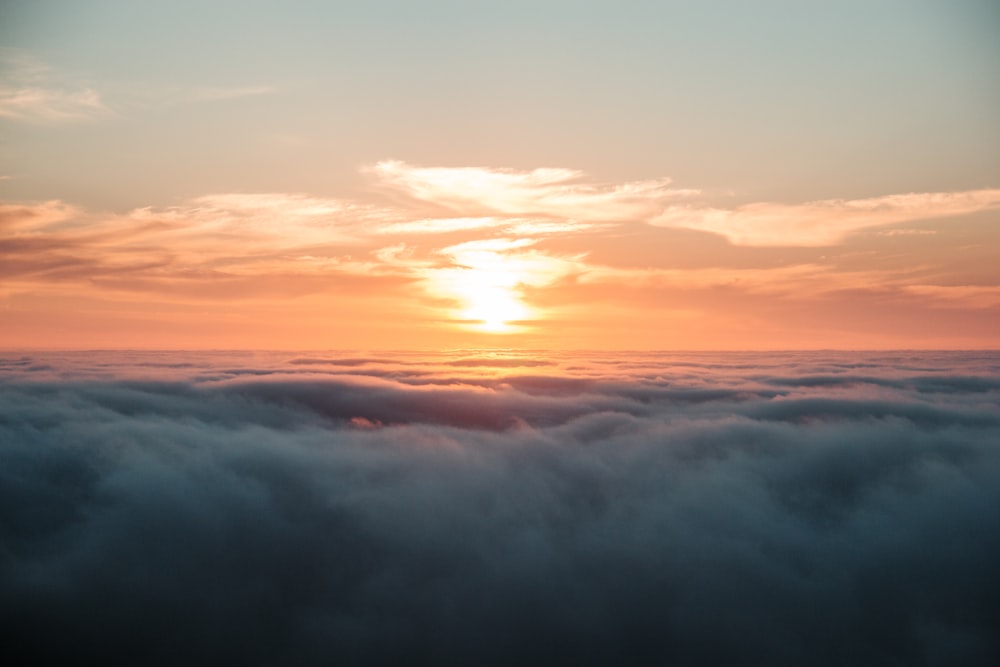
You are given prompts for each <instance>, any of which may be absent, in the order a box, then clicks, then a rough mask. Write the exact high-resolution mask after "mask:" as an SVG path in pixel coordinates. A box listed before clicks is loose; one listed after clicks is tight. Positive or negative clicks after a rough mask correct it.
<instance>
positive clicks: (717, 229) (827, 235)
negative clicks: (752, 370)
mask: <svg viewBox="0 0 1000 667" xmlns="http://www.w3.org/2000/svg"><path fill="white" fill-rule="evenodd" d="M996 209H1000V189H987V190H970V191H966V192H924V193H909V194H898V195H888V196H885V197H872V198H868V199H847V200H845V199H828V200H822V201H814V202H807V203H804V204H780V203H772V202H759V203H753V204H747V205H745V206H740V207H737V208H733V209H721V208H710V207H691V206H669V207H667V208H666V209H665V210H664V211H663V212H662V213H660V214H659V215H657V216H655V217H654V218H652V219H651V220H650V221H649V222H650V223H651V224H653V225H657V226H661V227H677V228H684V229H697V230H701V231H707V232H713V233H716V234H721V235H723V236H725V237H726V238H727V239H729V241H730V242H732V243H735V244H739V245H752V246H761V245H773V246H824V245H836V244H837V243H840V242H841V241H843V240H844V239H845V238H846V237H847V236H848V235H850V234H851V233H854V232H858V231H861V230H864V229H868V228H872V227H880V226H884V225H891V224H898V223H903V222H911V221H916V220H927V219H931V218H940V217H946V216H957V215H966V214H969V213H976V212H979V211H985V210H996Z"/></svg>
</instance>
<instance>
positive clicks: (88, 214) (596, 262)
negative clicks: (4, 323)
mask: <svg viewBox="0 0 1000 667" xmlns="http://www.w3.org/2000/svg"><path fill="white" fill-rule="evenodd" d="M369 174H371V175H372V177H373V178H375V180H376V182H377V184H378V185H381V186H382V187H383V189H384V190H388V191H389V192H390V193H393V194H396V195H403V196H397V197H395V198H393V197H389V198H383V199H380V200H374V201H365V200H351V199H342V198H333V197H322V196H315V195H310V194H304V193H288V192H272V193H217V194H210V195H205V196H201V197H196V198H193V199H190V200H187V201H184V202H180V203H178V204H176V205H173V206H166V207H144V208H139V209H135V210H132V211H128V212H125V213H115V214H111V213H101V212H98V211H88V210H83V209H80V208H79V207H74V206H72V205H69V204H67V203H64V202H59V201H50V202H40V203H25V204H9V205H6V206H3V207H0V236H2V238H0V276H2V279H3V282H4V288H5V289H6V290H8V293H23V294H29V293H32V294H34V293H40V291H41V292H44V291H45V290H51V291H52V292H53V293H59V294H64V295H65V294H70V293H71V294H73V295H80V294H91V295H93V294H104V295H109V298H112V299H118V298H119V295H122V294H127V295H131V297H130V298H133V299H139V298H141V297H142V295H146V296H148V297H149V298H150V299H153V300H155V299H158V298H164V299H175V300H181V301H198V302H205V301H214V302H218V303H223V302H224V303H227V304H231V303H235V301H236V300H240V299H242V300H253V299H259V300H261V301H268V302H269V303H270V302H273V301H274V300H276V299H277V300H281V299H285V300H287V299H291V298H297V297H300V296H302V295H316V298H317V299H318V298H320V296H322V298H323V299H329V300H330V302H331V303H336V302H337V301H338V300H342V299H347V298H354V297H360V295H364V297H365V298H366V299H369V304H368V305H367V306H366V307H367V308H368V310H369V311H370V312H376V311H378V310H379V309H380V308H391V312H393V313H400V312H402V311H403V309H404V308H412V311H407V312H410V313H411V315H412V316H413V317H415V318H420V317H423V318H425V320H427V321H433V322H437V323H441V322H451V323H453V324H457V325H460V326H466V325H468V326H469V327H472V328H475V326H474V325H473V324H471V323H472V322H475V321H478V322H481V323H485V325H486V327H485V328H483V329H480V330H486V331H507V332H511V331H529V330H535V329H533V327H534V326H535V324H534V323H537V322H542V321H546V320H548V321H555V320H556V319H559V318H563V319H562V321H564V322H570V321H577V322H589V323H591V324H587V325H586V326H591V325H592V324H593V323H596V322H599V321H601V317H602V316H601V315H600V314H599V312H598V311H597V310H594V309H592V308H591V307H590V306H589V305H588V304H595V303H596V304H602V305H601V306H600V307H605V308H607V309H613V310H616V312H620V314H622V315H623V316H624V315H628V316H629V317H639V314H640V313H647V312H652V311H657V312H660V313H668V312H671V313H677V314H678V316H679V315H680V314H682V313H683V314H684V316H685V317H692V318H697V317H704V318H706V321H707V320H708V319H711V320H712V321H713V322H723V321H725V319H726V317H727V315H726V313H730V314H733V317H743V318H744V319H745V318H746V317H749V316H750V310H753V311H754V313H753V315H754V317H763V316H762V315H757V313H765V312H768V313H775V315H773V317H774V318H777V319H778V320H780V318H782V317H792V318H798V319H800V320H805V319H809V318H812V317H813V316H812V315H806V314H804V313H805V312H806V311H807V310H808V309H809V308H816V309H821V308H822V307H824V305H825V306H831V304H834V305H835V306H836V307H837V308H840V309H842V310H845V311H846V310H848V309H857V310H865V309H867V310H868V311H870V312H871V313H884V312H886V308H887V306H890V305H894V306H895V307H897V312H899V313H902V314H903V315H905V317H910V318H916V317H917V315H918V314H919V313H920V312H922V311H921V309H923V311H926V310H927V309H937V308H943V309H947V311H948V312H949V313H950V314H952V315H955V316H956V317H958V316H961V317H966V318H967V319H968V322H970V324H969V325H967V326H970V327H971V326H976V327H978V326H980V324H981V323H982V322H984V321H985V318H987V317H988V315H989V313H990V312H991V310H995V309H996V308H997V307H998V305H1000V302H998V297H997V291H996V290H997V281H996V279H995V274H994V273H991V271H990V269H989V268H988V267H987V268H984V266H983V265H982V262H981V261H978V260H977V261H978V265H977V264H976V261H969V262H966V260H965V259H964V258H966V257H969V252H970V250H969V249H968V248H965V246H962V247H959V246H960V245H961V244H963V243H965V242H964V241H963V240H962V239H961V237H960V235H956V234H954V233H949V231H948V226H946V225H939V224H937V223H935V224H934V225H932V226H931V227H932V228H930V229H928V228H927V227H928V225H927V224H924V225H921V228H920V229H912V228H909V227H904V228H901V229H900V228H896V229H881V230H878V232H877V233H872V234H867V235H865V234H856V233H857V232H863V231H864V230H866V229H871V228H874V227H877V226H885V225H893V224H900V223H909V222H911V221H917V220H921V219H926V218H929V217H933V216H958V215H966V214H969V213H973V212H976V211H987V210H991V209H995V208H997V206H998V203H1000V190H977V191H970V192H965V193H924V194H909V195H896V196H886V197H879V198H871V199H861V200H828V201H820V202H813V203H807V204H800V205H793V204H770V203H757V204H749V205H745V206H742V207H736V208H733V209H730V210H725V209H721V208H708V207H704V206H701V205H700V204H698V203H696V202H692V201H691V198H693V197H694V195H693V194H691V193H690V192H686V193H685V194H683V195H681V194H678V192H680V191H673V190H669V189H666V188H664V187H663V184H662V183H660V185H657V186H655V187H653V186H650V187H646V186H642V185H635V184H623V185H620V186H617V187H612V186H606V185H588V184H585V183H583V175H582V174H581V173H580V172H574V171H571V170H534V171H524V172H517V171H513V170H487V169H481V168H469V169H453V168H442V169H429V168H423V167H410V166H408V165H406V164H405V163H401V162H392V161H390V162H383V163H379V166H378V167H377V168H373V169H372V170H369ZM469 183H472V185H471V186H469V188H468V189H467V188H466V185H468V184H469ZM479 195H482V201H481V205H480V204H478V203H477V202H479V199H478V197H479ZM508 195H509V196H508ZM682 200H683V201H682ZM476 206H479V208H478V210H474V209H475V208H476ZM705 211H710V212H713V213H711V214H708V213H705ZM688 214H689V215H688ZM631 215H635V216H636V217H629V216H631ZM699 215H701V216H702V217H699ZM585 216H586V217H585ZM616 216H617V217H616ZM653 226H655V227H667V228H671V229H698V230H701V231H708V232H711V233H712V234H716V235H718V238H716V239H713V240H712V241H711V244H708V245H706V244H705V239H706V238H710V237H708V236H707V235H705V234H695V235H691V234H688V235H684V234H675V233H674V232H665V231H662V230H655V229H653V228H652V227H653ZM896 232H898V233H896ZM931 232H934V233H935V234H936V235H935V234H931ZM654 233H655V235H654ZM852 233H855V237H854V240H853V241H852V244H853V245H844V246H842V247H841V248H836V247H835V246H836V245H837V244H840V243H841V242H842V241H844V240H845V239H847V237H848V235H850V234H852ZM693 238H696V240H695V241H692V239H693ZM722 238H725V239H728V241H729V243H728V244H724V243H722V242H721V239H722ZM929 239H934V245H935V247H938V246H939V245H940V246H941V247H945V246H947V247H949V248H951V250H950V251H949V253H948V255H947V258H946V257H945V255H943V254H941V253H934V252H931V251H930V250H928V249H927V248H926V246H927V245H928V240H929ZM986 239H988V234H987V237H984V240H981V242H989V241H988V240H986ZM671 243H678V244H680V247H678V248H671V247H669V246H668V244H671ZM685 243H687V244H689V245H687V246H684V245H683V244H685ZM604 244H608V245H615V244H617V245H615V247H616V248H619V249H623V251H621V252H620V251H619V250H615V251H614V252H602V251H601V248H602V246H603V245H604ZM698 244H701V245H700V246H699V245H698ZM653 246H655V247H653ZM753 246H774V247H772V248H761V247H756V248H755V247H753ZM796 246H798V247H800V248H801V250H796V251H785V250H782V249H781V248H782V247H796ZM810 246H812V248H810ZM824 246H825V247H829V248H830V250H825V249H823V248H824ZM903 246H905V247H903ZM921 248H923V249H922V250H921ZM963 248H964V249H963ZM720 249H723V250H725V254H724V255H723V254H719V250H720ZM907 249H909V250H907ZM914 249H916V250H914ZM637 250H641V252H636V251H637ZM661 250H662V252H663V255H664V256H663V257H657V256H655V255H657V254H659V253H660V252H661ZM688 250H692V251H694V252H697V253H701V255H700V256H699V257H697V258H693V259H694V260H695V261H691V262H688V261H687V259H688V258H687V257H685V255H686V253H687V252H688ZM890 250H891V252H892V254H886V253H888V252H889V251H890ZM900 250H902V251H903V252H904V253H905V252H911V251H912V252H914V253H915V254H913V255H909V256H907V255H899V254H898V252H899V251H900ZM971 252H978V253H979V254H980V255H981V254H982V253H981V252H980V251H977V250H975V249H974V248H973V249H972V250H971ZM644 258H652V261H649V260H648V259H644ZM672 258H675V259H672ZM677 258H679V259H681V260H683V261H680V262H679V263H678V262H677V261H676V259H677ZM883 259H888V260H890V261H888V262H884V261H882V260H883ZM349 295H352V296H349ZM386 304H391V305H386ZM859 304H864V305H863V306H860V305H859ZM290 307H294V306H290ZM598 310H599V309H598ZM387 312H388V311H387ZM796 313H798V314H796ZM878 317H879V316H877V315H872V321H873V322H875V324H873V326H876V325H877V326H882V325H881V324H878V323H877V322H876V320H877V319H878ZM573 318H576V319H575V320H574V319H573ZM882 318H883V319H884V318H885V316H884V315H883V316H882ZM901 321H902V320H901ZM623 326H624V325H623ZM629 326H631V325H629ZM713 326H714V325H713ZM754 326H755V327H757V328H759V326H760V324H759V323H757V324H755V325H754ZM775 326H780V325H775ZM553 331H554V329H553ZM963 340H965V339H963ZM963 344H966V343H963Z"/></svg>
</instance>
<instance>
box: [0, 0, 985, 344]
mask: <svg viewBox="0 0 1000 667" xmlns="http://www.w3.org/2000/svg"><path fill="white" fill-rule="evenodd" d="M887 4H893V3H887ZM960 4H961V3H960ZM181 5H184V3H181ZM375 5H377V6H378V7H379V8H381V9H386V8H390V9H391V8H392V7H396V8H397V9H399V7H397V6H396V5H395V4H394V3H392V2H379V3H375ZM375 5H373V7H374V6H375ZM563 5H564V3H560V2H552V3H549V4H545V3H543V4H542V5H540V6H539V7H541V9H536V10H534V11H533V12H532V11H530V8H529V7H527V6H521V5H520V4H518V3H513V4H512V5H510V7H507V8H505V9H503V10H501V9H499V8H492V9H487V8H485V6H484V7H481V8H479V9H472V8H465V9H462V10H456V9H455V8H454V7H453V6H451V5H448V3H439V2H427V3H424V4H422V5H421V6H422V7H424V9H425V10H426V11H425V12H422V13H419V14H406V15H405V16H404V15H402V14H400V15H399V16H396V15H395V14H393V12H391V11H386V12H382V11H381V10H379V11H375V9H371V8H368V9H351V10H348V8H347V5H340V4H338V3H333V4H327V5H324V4H323V3H315V4H314V3H305V5H304V6H303V8H301V9H302V11H301V12H298V13H295V15H294V16H293V15H292V14H291V13H289V14H285V13H282V12H280V11H278V10H277V9H273V8H272V9H266V8H261V7H257V6H256V5H253V6H252V7H248V8H247V9H246V10H245V11H244V12H243V13H240V14H238V15H236V16H231V15H228V14H226V13H225V12H221V10H217V9H213V10H211V11H209V12H208V13H207V14H205V15H204V17H203V21H202V22H195V23H192V22H191V21H186V20H184V17H185V11H187V10H190V11H193V5H192V6H191V7H187V9H186V10H185V9H184V7H180V8H175V9H171V10H170V11H169V12H168V11H167V10H165V9H156V10H153V9H142V10H133V9H130V5H129V4H128V3H118V2H109V3H86V2H84V3H80V5H79V6H75V8H74V9H73V11H70V12H68V13H67V12H64V11H62V9H60V7H62V5H58V4H57V3H49V2H38V3H12V4H11V5H10V6H9V8H7V9H5V10H3V11H4V16H2V17H0V19H6V20H0V24H3V25H5V26H6V27H4V28H0V38H2V42H0V46H2V48H0V61H2V70H0V74H2V78H0V125H2V128H0V129H2V131H3V134H2V135H0V136H2V141H3V144H2V147H3V149H4V150H2V151H0V152H2V153H3V157H2V158H0V159H2V162H0V197H2V199H3V204H2V208H0V347H3V348H36V347H42V348H81V347H82V348H272V349H276V348H287V349H319V348H340V349H346V348H363V349H373V348H389V349H405V348H418V349H440V348H455V347H472V348H480V347H510V348H568V349H574V348H593V349H660V348H662V349H813V348H849V349H882V348H995V347H1000V270H998V268H997V258H998V257H1000V161H998V157H997V156H998V155H1000V124H998V123H996V118H997V117H1000V115H998V114H1000V88H998V86H997V85H996V81H998V80H1000V72H998V71H997V63H1000V57H998V58H995V59H992V58H990V57H989V56H991V55H993V54H994V51H996V52H997V53H996V55H998V56H1000V47H996V45H995V42H993V41H991V40H990V39H989V35H990V34H991V33H989V31H986V30H983V28H982V26H983V25H988V24H990V22H991V21H994V20H995V19H997V17H996V16H994V15H993V14H990V13H978V12H979V10H976V11H973V10H972V9H969V8H968V7H965V6H964V5H962V6H961V7H958V8H953V10H951V11H945V10H944V9H941V8H933V9H932V8H929V7H924V8H913V7H912V5H907V4H905V3H904V4H901V5H899V7H897V9H898V10H899V11H898V12H896V13H893V12H892V11H889V10H888V9H886V8H882V9H879V10H878V11H876V12H874V13H872V12H870V11H868V10H865V9H864V7H866V6H867V5H862V4H858V3H855V2H847V3H845V4H844V6H843V7H839V8H838V9H837V10H836V11H832V12H831V13H830V14H829V15H824V16H822V17H820V16H816V15H812V14H809V13H808V12H804V13H803V12H798V11H792V10H790V9H789V8H788V6H786V5H787V3H780V2H774V3H764V5H762V7H763V9H762V10H761V11H758V12H752V13H749V14H747V15H746V16H743V13H744V12H745V11H746V9H745V7H743V8H741V7H742V6H741V5H740V4H739V3H722V5H724V6H725V7H722V5H720V7H721V8H722V9H725V11H724V12H723V11H722V9H720V8H716V9H718V10H719V12H722V13H713V12H709V11H708V10H705V9H696V8H693V7H691V6H689V4H685V3H669V2H668V3H663V5H662V7H659V6H658V7H643V8H642V9H641V10H640V9H637V10H636V13H635V15H625V14H623V13H621V12H620V11H618V10H616V9H615V8H614V7H613V6H612V5H611V4H604V3H594V5H593V7H592V10H593V11H592V12H591V13H589V14H586V15H583V14H581V15H576V14H572V13H566V11H564V10H566V7H564V6H563ZM407 6H408V7H409V6H411V5H407ZM400 7H402V5H400ZM880 7H881V5H880ZM63 9H65V8H64V7H63ZM883 10H884V11H883ZM983 11H985V10H983ZM859 12H862V13H863V14H864V16H865V20H866V21H868V22H869V23H868V24H859V23H858V17H859V16H861V14H859ZM899 12H903V13H902V14H901V13H899ZM741 16H743V17H742V18H740V17H741ZM529 17H530V19H531V20H530V21H528V20H527V19H528V18H529ZM721 17H728V18H726V20H724V21H723V20H722V18H721ZM730 19H731V21H730ZM720 21H721V22H720ZM997 22H998V23H1000V21H997ZM139 25H143V26H148V27H149V28H148V33H144V36H143V37H142V39H140V38H139V36H137V34H136V31H135V28H136V26H139ZM81 26H82V27H81ZM324 26H325V27H326V29H328V30H330V31H336V30H343V31H345V32H344V33H343V35H341V38H340V39H333V38H332V37H331V35H332V33H329V34H327V33H324V32H323V27H324ZM612 27H613V28H614V30H613V31H612V30H611V28H612ZM417 28H420V29H419V30H418V29H417ZM737 28H739V29H737ZM845 30H847V31H849V32H848V33H845V32H844V31H845ZM844 34H850V35H851V39H850V40H843V39H842V36H843V35H844ZM359 35H360V36H361V37H365V39H361V37H359ZM254 36H256V37H257V38H259V40H264V39H265V38H266V39H269V40H272V41H271V42H268V43H269V44H271V46H270V47H269V49H270V50H267V49H265V50H264V51H263V52H262V51H261V49H260V48H258V42H259V40H258V41H254V39H251V37H254ZM321 37H322V39H321ZM668 37H669V38H668ZM449 39H451V40H452V41H448V40H449ZM366 40H367V41H366ZM181 44H184V45H186V46H185V47H184V49H182V48H181V47H180V45H181ZM816 44H819V45H823V44H825V45H826V46H827V47H829V49H827V50H824V49H820V48H816V47H815V46H814V45H816ZM928 44H934V46H933V48H928V46H927V45H928ZM848 45H849V48H848ZM557 46H558V48H556V47H557ZM584 47H586V48H584ZM991 62H992V63H993V65H992V66H991V65H989V64H987V63H991ZM128 63H131V64H130V65H129V64H128ZM677 63H684V66H683V67H681V66H679V65H678V64H677ZM668 84H669V85H668ZM993 112H998V113H993Z"/></svg>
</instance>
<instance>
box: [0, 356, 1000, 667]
mask: <svg viewBox="0 0 1000 667" xmlns="http://www.w3.org/2000/svg"><path fill="white" fill-rule="evenodd" d="M537 361H539V358H538V357H537V356H535V355H531V354H526V353H518V354H507V355H505V354H490V355H482V356H477V355H471V354H469V353H468V352H464V353H456V354H453V355H444V356H441V357H436V358H433V357H422V356H419V355H414V354H404V355H380V356H378V357H371V356H357V357H352V356H349V355H347V356H339V357H338V356H331V357H329V358H327V359H320V358H309V363H301V362H302V358H298V359H287V358H285V357H282V356H281V355H280V354H268V353H254V354H243V355H240V354H236V353H201V354H168V353H135V354H122V353H117V354H112V353H104V354H101V353H97V354H94V353H89V354H54V353H53V354H41V355H39V354H32V355H14V356H10V355H8V356H5V357H3V358H0V369H2V372H3V374H4V375H3V378H4V379H3V381H2V382H0V454H2V458H3V461H4V465H3V466H2V467H0V544H2V545H3V546H2V548H0V619H2V621H3V628H4V629H3V631H2V632H3V635H4V643H5V646H6V647H7V648H8V650H10V651H15V652H18V653H19V654H24V655H31V656H34V657H35V658H36V659H37V660H40V661H43V660H47V661H55V660H59V659H62V658H69V657H72V658H73V659H75V660H78V661H85V662H87V661H93V662H96V661H112V662H117V661H124V660H126V659H127V660H132V661H141V662H143V663H152V664H177V663H178V662H182V661H184V662H187V661H192V660H193V661H196V662H197V661H215V662H217V661H220V660H248V661H253V662H272V663H298V664H325V663H327V662H328V661H329V658H330V656H331V655H335V656H337V658H338V660H339V661H341V662H344V663H346V664H359V663H364V664H390V663H396V664H398V663H400V662H405V663H407V664H470V663H475V664H513V663H518V664H552V663H553V662H566V661H571V662H574V663H578V664H609V663H614V664H732V663H733V662H752V663H755V664H776V665H782V664H788V665H791V664H803V663H804V662H809V663H810V664H818V665H838V664H844V663H846V662H852V663H858V664H870V663H875V662H888V663H906V664H928V665H935V664H940V665H946V664H965V665H988V664H993V663H995V661H996V659H997V657H998V656H1000V642H998V640H997V637H996V634H995V632H994V629H995V628H996V627H997V623H998V621H1000V603H998V600H1000V596H998V594H997V593H998V591H1000V577H998V575H997V571H996V567H995V564H996V562H997V558H998V557H1000V538H998V536H997V532H996V530H995V526H996V525H997V521H998V520H1000V452H998V450H997V448H996V446H995V443H996V442H998V441H1000V412H998V410H997V405H998V402H997V398H998V396H1000V394H998V392H1000V380H998V374H1000V366H998V363H997V360H996V358H995V354H989V353H980V354H973V353H965V354H956V353H952V354H933V353H900V354H886V355H877V354H858V353H850V354H835V353H814V354H777V355H760V354H729V355H712V354H694V355H669V354H641V355H619V356H608V355H595V354H578V355H572V356H569V355H567V356H560V355H548V356H546V357H545V358H544V359H541V361H544V362H545V364H544V365H541V366H538V365H535V362H537ZM313 362H319V363H313ZM355 362H357V363H355ZM324 364H328V365H324ZM571 367H572V368H574V369H575V370H570V368H571Z"/></svg>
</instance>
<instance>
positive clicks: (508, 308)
mask: <svg viewBox="0 0 1000 667" xmlns="http://www.w3.org/2000/svg"><path fill="white" fill-rule="evenodd" d="M475 282H477V281H475V280H473V283H475ZM465 296H466V301H467V303H468V306H467V307H466V309H465V310H464V311H463V313H462V315H463V318H462V319H465V320H469V321H471V322H473V325H474V326H475V327H476V328H477V329H480V330H482V331H489V332H492V333H507V332H510V331H513V330H514V329H515V328H516V327H515V326H514V325H512V324H511V322H516V321H518V320H523V319H525V318H526V317H527V315H528V309H527V308H526V307H525V305H524V304H523V303H521V301H520V299H519V298H518V295H517V294H516V293H515V292H514V291H513V290H512V289H510V288H506V287H502V286H498V285H488V284H487V285H480V286H479V287H478V288H476V287H475V286H474V285H470V286H469V290H468V291H467V293H466V295H465Z"/></svg>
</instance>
